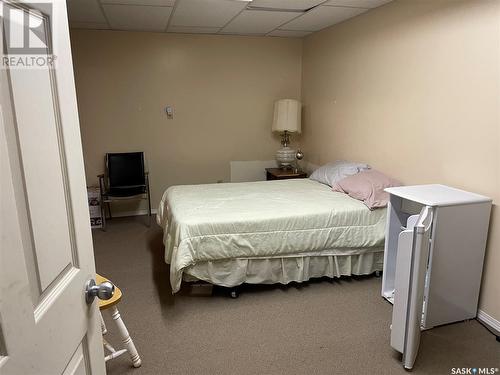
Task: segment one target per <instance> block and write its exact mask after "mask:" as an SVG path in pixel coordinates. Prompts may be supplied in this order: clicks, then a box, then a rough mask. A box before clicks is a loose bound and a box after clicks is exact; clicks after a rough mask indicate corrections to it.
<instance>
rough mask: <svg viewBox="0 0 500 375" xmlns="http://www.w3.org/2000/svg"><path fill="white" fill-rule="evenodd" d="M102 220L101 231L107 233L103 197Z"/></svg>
mask: <svg viewBox="0 0 500 375" xmlns="http://www.w3.org/2000/svg"><path fill="white" fill-rule="evenodd" d="M100 203H101V220H102V227H101V229H102V230H103V231H104V232H106V211H105V210H104V202H103V201H102V197H101V202H100Z"/></svg>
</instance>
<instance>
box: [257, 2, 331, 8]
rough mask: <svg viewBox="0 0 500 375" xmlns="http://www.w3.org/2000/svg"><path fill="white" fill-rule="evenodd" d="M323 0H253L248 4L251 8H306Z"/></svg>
mask: <svg viewBox="0 0 500 375" xmlns="http://www.w3.org/2000/svg"><path fill="white" fill-rule="evenodd" d="M323 1H325V0H253V1H252V2H251V3H248V5H249V6H250V7H252V8H253V7H257V8H271V9H292V10H307V9H310V8H312V7H314V6H316V5H318V4H321V3H322V2H323Z"/></svg>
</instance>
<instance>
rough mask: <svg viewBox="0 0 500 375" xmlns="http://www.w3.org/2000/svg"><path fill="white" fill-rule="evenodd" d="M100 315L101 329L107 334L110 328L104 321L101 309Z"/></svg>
mask: <svg viewBox="0 0 500 375" xmlns="http://www.w3.org/2000/svg"><path fill="white" fill-rule="evenodd" d="M99 316H100V317H101V331H102V334H103V335H105V334H106V333H108V329H107V328H106V323H104V319H103V317H102V314H101V312H100V311H99Z"/></svg>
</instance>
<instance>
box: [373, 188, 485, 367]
mask: <svg viewBox="0 0 500 375" xmlns="http://www.w3.org/2000/svg"><path fill="white" fill-rule="evenodd" d="M386 191H387V192H388V193H389V194H390V201H389V206H388V217H387V229H386V231H387V232H386V242H385V254H384V275H383V280H382V296H383V297H384V298H385V299H387V300H388V301H389V302H391V303H392V304H393V314H392V325H391V346H392V347H393V348H394V349H396V350H397V351H399V352H401V353H402V354H403V359H402V360H403V366H404V367H405V368H406V369H411V368H412V367H413V364H414V362H415V358H416V356H417V352H418V346H419V343H420V331H421V329H430V328H432V327H435V326H438V325H442V324H448V323H453V322H457V321H462V320H466V319H472V318H474V317H476V313H477V303H478V298H479V287H480V283H481V274H482V270H483V260H484V251H485V246H486V237H487V234H488V224H489V219H490V210H491V199H490V198H488V197H484V196H482V195H479V194H474V193H469V192H466V191H463V190H459V189H454V188H451V187H448V186H444V185H416V186H401V187H396V188H389V189H386Z"/></svg>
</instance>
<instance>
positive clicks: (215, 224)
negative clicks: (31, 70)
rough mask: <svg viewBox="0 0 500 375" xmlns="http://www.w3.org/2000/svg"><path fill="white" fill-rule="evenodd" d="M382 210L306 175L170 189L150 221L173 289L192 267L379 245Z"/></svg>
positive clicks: (382, 229) (360, 249)
mask: <svg viewBox="0 0 500 375" xmlns="http://www.w3.org/2000/svg"><path fill="white" fill-rule="evenodd" d="M385 217H386V209H377V210H373V211H371V210H369V209H368V208H367V207H366V206H365V205H364V204H363V203H362V202H360V201H357V200H355V199H352V198H350V197H349V196H348V195H346V194H343V193H338V192H333V191H332V190H331V188H330V187H328V186H326V185H323V184H321V183H319V182H316V181H312V180H309V179H294V180H278V181H260V182H245V183H222V184H204V185H183V186H172V187H170V188H168V189H167V190H166V191H165V193H164V194H163V197H162V200H161V202H160V206H159V208H158V214H157V222H158V224H159V225H160V226H162V227H163V229H164V239H163V240H164V244H165V261H166V262H167V263H168V264H170V281H171V286H172V291H173V292H174V293H175V292H177V291H178V290H179V289H180V285H181V282H182V276H183V272H184V270H186V269H194V268H195V267H194V266H196V265H203V264H208V263H209V262H212V263H213V262H220V261H223V260H234V259H258V258H261V259H262V258H264V259H265V258H286V257H296V256H299V255H300V256H304V255H306V256H307V255H308V254H310V255H311V256H312V255H318V254H320V255H321V253H322V252H325V251H330V252H331V251H341V252H344V253H345V254H348V255H357V254H360V253H362V252H363V251H366V250H368V249H381V248H382V247H383V243H384V234H385V221H386V219H385Z"/></svg>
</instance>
